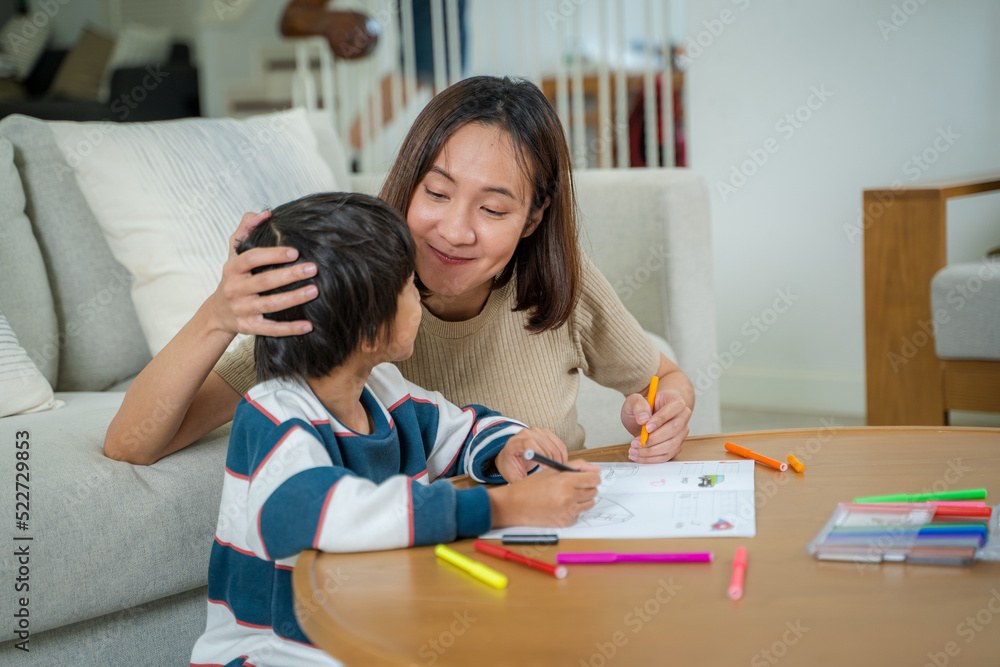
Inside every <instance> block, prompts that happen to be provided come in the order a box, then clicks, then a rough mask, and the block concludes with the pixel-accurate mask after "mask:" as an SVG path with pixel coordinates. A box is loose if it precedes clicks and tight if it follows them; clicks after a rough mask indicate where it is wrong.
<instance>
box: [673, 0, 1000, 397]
mask: <svg viewBox="0 0 1000 667" xmlns="http://www.w3.org/2000/svg"><path fill="white" fill-rule="evenodd" d="M907 12H908V13H907ZM998 28H1000V3H997V2H996V1H995V0H961V1H959V2H933V1H927V0H842V1H840V2H822V3H821V2H801V1H795V0H772V1H771V2H761V1H759V0H689V2H688V6H687V35H688V37H687V39H688V43H689V46H691V45H692V43H694V44H697V40H700V46H701V48H700V51H699V49H698V47H697V46H694V47H693V48H692V50H691V55H692V56H696V57H693V58H692V59H691V61H690V65H689V70H688V79H687V81H688V98H687V103H688V107H687V109H688V116H687V117H688V122H689V137H690V141H689V151H690V152H689V154H690V160H691V166H692V168H693V169H695V170H696V171H699V172H701V173H702V174H704V176H705V177H706V179H707V180H708V183H709V186H710V189H711V192H712V209H713V211H712V217H713V240H714V244H715V246H714V254H715V276H716V287H715V289H716V295H717V300H718V301H717V312H718V331H719V347H720V350H725V349H726V348H728V347H729V346H731V345H737V344H738V345H737V347H736V349H737V350H739V352H738V353H737V354H735V355H732V358H729V357H726V356H725V355H720V356H721V357H722V358H721V360H720V364H719V366H718V367H716V368H714V369H708V370H710V371H714V372H715V373H718V372H719V371H720V370H722V371H723V372H722V376H721V390H722V397H723V402H724V403H725V404H728V405H745V406H759V407H765V408H776V409H801V410H808V411H819V412H821V413H829V414H834V413H848V414H859V415H860V414H863V412H864V404H865V403H864V320H863V316H864V300H863V299H864V297H863V274H862V251H863V237H862V236H861V235H860V234H858V233H857V231H858V228H859V227H860V225H861V219H860V215H861V211H860V208H861V192H862V190H863V189H864V188H866V187H875V186H886V185H890V184H892V183H893V182H894V181H897V180H898V181H902V182H905V183H910V182H914V181H917V182H923V181H929V180H939V179H942V178H948V177H955V176H963V175H968V174H972V173H977V172H982V171H988V170H993V171H994V172H996V171H997V170H998V168H1000V112H998V109H1000V76H998V72H1000V40H998V39H997V31H998ZM817 91H819V92H820V94H819V95H817ZM809 103H811V104H812V106H813V107H814V108H812V109H810V108H809V106H808V104H809ZM803 105H805V106H803ZM796 113H798V114H800V117H801V118H802V119H803V120H802V121H801V122H800V121H795V123H796V124H797V127H796V126H793V125H792V124H791V123H790V122H788V121H787V120H786V116H787V115H788V114H793V115H794V114H796ZM949 134H950V138H949V139H947V140H944V139H941V140H938V139H937V138H938V137H939V136H942V137H943V136H946V135H949ZM935 141H937V144H936V146H937V148H935ZM768 148H769V149H770V151H771V152H768V151H767V149H768ZM748 151H749V153H748ZM925 151H926V155H927V157H928V159H929V160H931V161H932V164H926V163H922V166H921V165H920V164H918V163H917V162H915V161H914V156H915V155H916V156H919V155H921V154H923V153H924V152H925ZM752 155H756V156H757V158H758V161H759V162H763V164H762V165H760V166H759V167H758V166H757V165H755V164H753V163H746V161H747V160H749V159H751V157H752ZM765 157H766V162H765V161H764V158H765ZM744 164H745V171H746V172H747V173H750V174H751V175H750V176H748V177H746V178H745V179H743V180H740V178H735V179H734V178H733V169H734V167H735V168H736V169H740V168H741V166H743V165H744ZM724 185H728V186H730V187H732V188H733V189H732V190H725V187H724ZM949 215H950V217H951V223H952V224H951V226H950V232H949V258H950V260H952V261H957V260H960V259H975V258H976V257H981V256H982V254H983V253H984V252H985V250H986V249H987V248H989V247H992V246H995V245H997V244H1000V197H993V198H990V197H985V198H983V197H980V198H972V199H968V200H960V201H959V202H958V203H956V204H954V205H952V206H950V207H949ZM781 291H785V292H787V293H788V294H789V295H790V296H789V297H788V298H787V299H786V300H785V301H782V299H781V295H780V292H781ZM776 301H777V303H776ZM786 301H787V302H789V303H790V305H786ZM778 311H784V312H778ZM754 318H758V319H757V320H755V319H754ZM760 318H763V319H760ZM765 327H766V330H765ZM730 363H731V366H730ZM727 366H729V367H728V369H727V368H726V367H727Z"/></svg>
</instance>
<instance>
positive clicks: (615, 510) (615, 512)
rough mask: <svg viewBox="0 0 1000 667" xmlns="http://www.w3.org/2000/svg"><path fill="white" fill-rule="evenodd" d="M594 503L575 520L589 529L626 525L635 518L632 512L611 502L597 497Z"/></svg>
mask: <svg viewBox="0 0 1000 667" xmlns="http://www.w3.org/2000/svg"><path fill="white" fill-rule="evenodd" d="M594 501H595V502H594V506H593V507H591V508H590V509H589V510H587V511H586V512H583V513H582V514H580V517H579V518H578V519H577V520H578V521H579V522H580V523H582V524H584V525H586V526H589V527H590V528H597V527H600V526H612V525H615V524H620V523H626V522H627V521H628V520H629V519H631V518H632V517H634V516H635V515H634V514H632V512H630V511H629V510H627V509H625V507H624V506H623V505H620V504H618V503H616V502H615V501H613V500H608V499H607V498H603V497H601V496H598V497H597V498H595V499H594Z"/></svg>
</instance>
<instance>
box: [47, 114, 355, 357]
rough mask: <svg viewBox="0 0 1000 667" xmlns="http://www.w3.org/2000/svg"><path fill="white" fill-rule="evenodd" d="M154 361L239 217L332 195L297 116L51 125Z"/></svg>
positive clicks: (199, 294) (214, 272) (203, 285)
mask: <svg viewBox="0 0 1000 667" xmlns="http://www.w3.org/2000/svg"><path fill="white" fill-rule="evenodd" d="M51 127H52V130H53V132H54V134H55V136H56V142H57V143H58V145H59V147H60V149H61V150H62V152H63V154H64V155H65V157H66V161H67V163H68V164H69V165H70V166H71V167H72V168H73V170H74V172H75V175H76V179H77V182H78V184H79V186H80V189H81V190H82V191H83V193H84V196H85V197H86V199H87V202H88V203H89V205H90V208H91V210H93V212H94V215H95V217H96V218H97V221H98V223H99V224H100V226H101V229H102V231H103V232H104V235H105V238H106V239H107V241H108V245H109V246H110V247H111V252H112V253H113V254H114V256H115V258H116V259H117V260H118V261H119V262H121V263H122V264H123V265H124V266H125V267H126V268H127V269H128V270H129V272H130V273H131V274H132V277H133V283H132V300H133V302H134V304H135V309H136V313H137V315H138V317H139V322H140V324H141V326H142V330H143V334H144V335H145V337H146V342H147V343H148V344H149V349H150V352H151V353H153V354H156V353H157V352H159V351H160V350H161V349H162V348H163V347H164V346H165V345H166V344H167V342H168V341H169V340H170V339H171V338H172V337H173V336H174V335H175V334H176V333H177V332H178V331H179V330H180V328H181V327H182V326H183V325H184V324H185V323H186V322H187V320H188V319H190V317H191V316H192V315H193V314H194V313H195V311H196V310H197V309H198V306H200V305H201V303H202V302H203V301H204V300H205V299H206V298H207V297H208V296H209V295H210V294H211V293H212V292H213V291H214V290H215V287H216V286H217V285H218V282H219V276H220V273H221V268H222V264H223V263H224V262H225V260H226V256H227V246H228V238H229V236H230V235H231V234H232V232H233V230H234V229H235V228H236V224H237V223H238V222H239V220H240V217H241V216H242V215H243V213H245V212H247V211H260V210H264V209H266V208H270V207H273V206H277V205H279V204H282V203H285V202H287V201H290V200H292V199H296V198H298V197H301V196H303V195H306V194H310V193H313V192H322V191H329V190H336V189H337V183H336V181H335V179H334V177H333V174H332V173H331V170H330V168H329V167H328V166H327V164H326V162H325V161H324V160H323V158H322V157H321V156H320V154H319V152H318V149H317V140H316V136H315V134H314V133H313V131H312V130H311V129H310V126H309V120H308V117H307V114H306V112H305V110H303V109H294V110H292V111H284V112H280V113H274V114H267V115H263V116H257V117H254V118H249V119H246V120H234V119H228V118H227V119H211V120H207V119H187V120H178V121H166V122H159V123H141V124H140V123H122V124H114V123H102V124H95V123H62V122H60V123H51Z"/></svg>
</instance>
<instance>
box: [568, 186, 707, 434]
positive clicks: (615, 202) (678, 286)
mask: <svg viewBox="0 0 1000 667" xmlns="http://www.w3.org/2000/svg"><path fill="white" fill-rule="evenodd" d="M576 191H577V196H578V199H579V205H580V212H581V225H580V226H581V230H580V231H581V239H580V240H581V245H582V247H583V249H584V252H586V253H587V254H588V255H589V256H590V257H591V258H592V259H593V260H594V263H595V264H596V265H597V267H598V268H599V269H600V270H601V272H602V273H603V274H604V275H605V276H606V277H607V279H608V280H609V281H610V282H611V285H612V286H613V287H614V288H615V291H616V292H617V293H618V296H619V297H620V298H621V300H622V302H623V303H624V304H625V307H626V308H628V310H629V311H630V312H631V313H632V314H633V315H634V316H635V317H636V319H637V320H639V323H640V324H641V325H642V326H643V328H644V329H646V330H647V331H650V332H652V333H654V334H657V335H659V336H661V337H662V338H664V339H666V341H667V342H668V343H669V344H670V346H671V347H672V348H673V349H674V351H675V352H676V354H677V359H676V361H677V364H678V365H679V366H680V367H681V369H682V370H683V371H684V372H685V373H686V374H687V376H688V377H689V378H690V379H691V382H692V383H694V386H695V393H696V397H697V399H696V404H695V409H694V413H693V415H692V417H691V433H692V435H696V434H701V433H718V432H719V430H720V428H721V426H720V418H719V386H718V375H717V374H715V377H714V378H713V377H712V375H713V373H712V372H711V371H712V365H713V363H714V362H715V358H714V355H715V352H716V333H715V291H714V287H713V273H712V243H711V238H712V229H711V218H710V216H709V203H708V202H709V197H708V190H707V187H706V185H705V181H704V179H703V178H702V177H701V176H700V175H698V174H696V173H694V172H691V171H689V170H687V169H591V170H585V171H580V172H578V173H577V175H576Z"/></svg>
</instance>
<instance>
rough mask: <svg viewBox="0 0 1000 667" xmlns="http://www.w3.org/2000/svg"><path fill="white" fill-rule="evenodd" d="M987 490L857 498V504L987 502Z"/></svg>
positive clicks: (855, 500)
mask: <svg viewBox="0 0 1000 667" xmlns="http://www.w3.org/2000/svg"><path fill="white" fill-rule="evenodd" d="M985 499H986V489H966V490H964V491H941V492H939V493H897V494H895V495H892V496H870V497H868V498H855V499H854V502H856V503H923V502H927V501H928V500H985Z"/></svg>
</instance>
